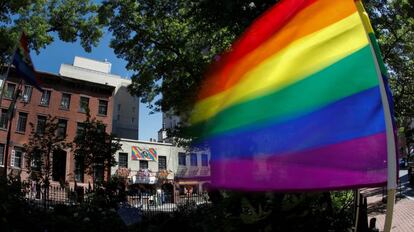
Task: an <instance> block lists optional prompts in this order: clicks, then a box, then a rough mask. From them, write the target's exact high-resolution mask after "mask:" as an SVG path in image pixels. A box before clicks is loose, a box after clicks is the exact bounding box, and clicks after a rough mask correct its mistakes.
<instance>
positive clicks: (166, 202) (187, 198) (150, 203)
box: [127, 193, 210, 215]
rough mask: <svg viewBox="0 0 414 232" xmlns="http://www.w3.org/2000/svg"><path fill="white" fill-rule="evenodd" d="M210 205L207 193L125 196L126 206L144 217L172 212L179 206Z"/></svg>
mask: <svg viewBox="0 0 414 232" xmlns="http://www.w3.org/2000/svg"><path fill="white" fill-rule="evenodd" d="M208 203H210V199H209V196H208V194H207V193H199V194H191V195H189V194H186V195H182V194H168V193H155V194H143V193H141V194H132V195H128V196H127V204H128V205H130V206H131V207H135V208H139V209H141V210H142V212H143V214H144V215H151V214H157V213H165V212H174V211H177V210H178V209H179V208H180V206H185V205H188V206H197V205H202V204H208Z"/></svg>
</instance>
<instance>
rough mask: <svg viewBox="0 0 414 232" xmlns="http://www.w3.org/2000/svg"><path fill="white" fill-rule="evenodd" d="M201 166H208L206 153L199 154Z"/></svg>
mask: <svg viewBox="0 0 414 232" xmlns="http://www.w3.org/2000/svg"><path fill="white" fill-rule="evenodd" d="M201 166H208V155H207V154H201Z"/></svg>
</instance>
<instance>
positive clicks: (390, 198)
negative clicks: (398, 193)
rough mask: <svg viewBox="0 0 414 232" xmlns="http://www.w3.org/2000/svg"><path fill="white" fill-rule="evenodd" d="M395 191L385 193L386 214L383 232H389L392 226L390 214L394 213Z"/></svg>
mask: <svg viewBox="0 0 414 232" xmlns="http://www.w3.org/2000/svg"><path fill="white" fill-rule="evenodd" d="M394 203H395V189H388V191H387V214H386V215H385V223H384V232H390V231H391V226H392V212H393V211H394Z"/></svg>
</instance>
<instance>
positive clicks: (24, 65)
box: [13, 33, 43, 91]
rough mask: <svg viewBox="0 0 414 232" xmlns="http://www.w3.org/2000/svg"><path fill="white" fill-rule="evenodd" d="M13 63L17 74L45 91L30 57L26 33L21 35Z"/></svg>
mask: <svg viewBox="0 0 414 232" xmlns="http://www.w3.org/2000/svg"><path fill="white" fill-rule="evenodd" d="M13 65H14V67H15V68H16V72H17V74H19V75H20V76H21V77H22V78H23V79H24V80H25V81H26V82H27V83H28V84H30V85H33V86H34V87H36V88H37V89H38V90H39V91H43V89H42V88H41V87H40V86H39V85H40V84H41V80H40V78H39V77H38V76H37V74H36V71H35V69H34V66H33V63H32V59H31V58H30V50H29V45H28V41H27V37H26V35H25V34H24V33H22V35H21V36H20V40H19V44H18V46H17V49H16V51H15V53H14V56H13Z"/></svg>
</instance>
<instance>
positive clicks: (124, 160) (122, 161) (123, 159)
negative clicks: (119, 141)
mask: <svg viewBox="0 0 414 232" xmlns="http://www.w3.org/2000/svg"><path fill="white" fill-rule="evenodd" d="M118 166H119V167H120V168H122V167H123V168H127V167H128V153H125V152H119V154H118Z"/></svg>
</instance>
